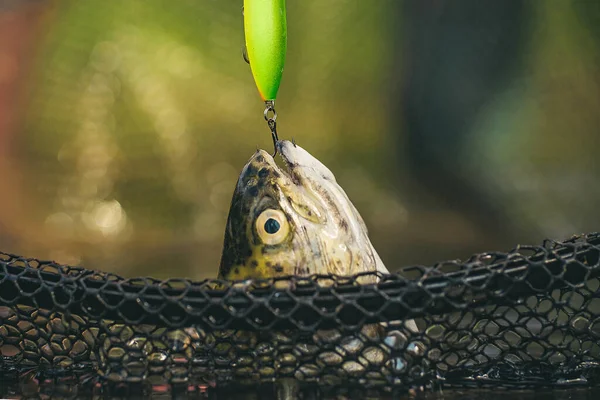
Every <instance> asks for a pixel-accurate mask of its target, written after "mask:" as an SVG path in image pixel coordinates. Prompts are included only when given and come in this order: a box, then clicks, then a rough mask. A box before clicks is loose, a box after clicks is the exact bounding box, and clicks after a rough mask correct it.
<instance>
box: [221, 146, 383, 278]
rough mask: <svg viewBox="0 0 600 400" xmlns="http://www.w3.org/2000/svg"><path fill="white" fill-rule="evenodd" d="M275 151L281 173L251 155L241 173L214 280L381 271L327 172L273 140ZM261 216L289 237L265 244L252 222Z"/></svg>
mask: <svg viewBox="0 0 600 400" xmlns="http://www.w3.org/2000/svg"><path fill="white" fill-rule="evenodd" d="M277 146H278V150H279V154H281V157H282V159H283V164H284V167H283V168H280V167H279V166H278V165H277V164H276V163H275V160H274V159H273V157H271V155H270V154H268V153H267V152H266V151H263V150H257V152H256V153H254V154H253V156H252V157H251V158H250V160H249V161H248V162H247V164H246V165H245V166H244V168H243V170H242V172H241V174H240V177H239V179H238V182H237V185H236V188H235V191H234V194H233V198H232V201H231V208H230V212H229V217H228V221H227V226H226V231H225V239H224V246H223V254H222V258H221V265H220V268H219V277H221V278H224V279H231V280H239V279H248V278H268V277H273V276H283V275H303V276H305V275H310V274H337V275H346V276H347V275H354V274H356V273H360V272H368V271H375V270H377V271H380V272H382V273H387V269H386V268H385V266H384V264H383V262H382V261H381V259H380V257H379V255H378V254H377V252H376V251H375V249H374V248H373V245H372V244H371V242H370V240H369V236H368V230H367V227H366V225H365V223H364V221H363V219H362V218H361V216H360V214H359V213H358V211H357V210H356V208H355V207H354V205H353V204H352V202H351V201H350V199H349V198H348V196H347V195H346V193H345V192H344V190H343V189H342V188H341V187H340V186H339V185H338V183H337V181H336V179H335V176H334V175H333V173H332V172H331V171H330V170H329V169H328V168H327V167H326V166H325V165H323V164H322V163H321V162H320V161H319V160H317V159H316V158H314V157H313V156H312V155H310V154H309V153H308V152H307V151H306V150H304V149H303V148H301V147H300V146H298V145H295V144H293V143H291V142H289V141H279V142H278V143H277ZM265 210H275V211H277V212H278V213H279V212H280V214H279V215H282V216H283V218H284V220H282V221H281V222H282V223H283V225H286V228H287V232H288V233H287V235H286V236H285V237H281V238H280V239H281V240H278V241H277V242H269V241H268V240H267V242H265V240H264V238H263V237H261V235H260V233H261V232H259V231H260V230H261V227H260V226H257V222H258V221H259V217H260V215H261V213H263V212H265ZM262 233H263V236H265V234H264V232H262ZM372 279H374V278H372Z"/></svg>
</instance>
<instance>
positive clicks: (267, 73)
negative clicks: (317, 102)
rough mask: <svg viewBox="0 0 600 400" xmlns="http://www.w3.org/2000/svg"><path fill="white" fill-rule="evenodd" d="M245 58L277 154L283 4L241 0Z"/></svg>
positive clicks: (281, 1)
mask: <svg viewBox="0 0 600 400" xmlns="http://www.w3.org/2000/svg"><path fill="white" fill-rule="evenodd" d="M243 14H244V36H245V41H246V46H245V51H244V58H245V59H246V61H247V62H248V64H250V69H251V71H252V76H253V77H254V82H255V83H256V87H257V89H258V93H259V94H260V97H261V99H262V100H263V101H264V102H265V105H266V108H265V112H264V117H265V120H266V121H267V124H268V125H269V129H270V130H271V135H272V137H273V144H274V146H275V154H277V146H276V143H277V141H278V140H279V139H278V137H277V126H276V120H277V113H276V112H275V99H276V98H277V92H278V90H279V85H280V83H281V77H282V75H283V67H284V64H285V53H286V50H287V21H286V12H285V0H244V8H243Z"/></svg>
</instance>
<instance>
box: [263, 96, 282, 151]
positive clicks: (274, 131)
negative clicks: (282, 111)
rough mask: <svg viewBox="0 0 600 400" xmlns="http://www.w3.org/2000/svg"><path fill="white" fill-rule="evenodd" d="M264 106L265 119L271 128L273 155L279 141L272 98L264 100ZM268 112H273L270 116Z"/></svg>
mask: <svg viewBox="0 0 600 400" xmlns="http://www.w3.org/2000/svg"><path fill="white" fill-rule="evenodd" d="M265 104H266V108H265V112H264V116H265V121H267V125H268V126H269V129H270V130H271V137H272V138H273V148H274V149H275V152H274V153H273V157H275V156H276V155H277V142H278V141H279V136H278V135H277V112H276V111H275V102H274V101H273V100H267V101H265ZM269 113H273V115H272V116H269Z"/></svg>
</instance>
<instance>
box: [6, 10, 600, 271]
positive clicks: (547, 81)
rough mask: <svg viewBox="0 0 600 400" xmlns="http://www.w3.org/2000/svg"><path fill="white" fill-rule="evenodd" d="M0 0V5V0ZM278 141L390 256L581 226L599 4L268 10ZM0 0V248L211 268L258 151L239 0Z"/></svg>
mask: <svg viewBox="0 0 600 400" xmlns="http://www.w3.org/2000/svg"><path fill="white" fill-rule="evenodd" d="M0 2H1V0H0ZM287 3H288V4H287V6H288V25H289V26H288V36H289V43H288V55H287V62H286V69H285V72H284V77H283V80H282V85H281V89H280V93H279V98H278V101H277V109H278V114H279V119H278V123H279V130H280V135H281V136H282V137H284V138H292V137H294V138H295V139H296V141H297V142H298V143H300V144H301V145H302V146H303V147H305V148H306V149H307V150H309V151H310V152H311V153H313V154H314V155H315V156H316V157H318V158H319V159H321V160H322V161H323V162H324V163H325V164H326V165H328V166H329V167H330V169H331V170H332V171H333V172H334V173H335V174H336V176H337V178H338V181H339V182H340V183H341V185H342V186H343V187H344V188H345V189H346V191H347V192H348V194H349V196H350V198H351V199H352V200H353V201H354V203H355V205H356V206H357V208H358V209H359V211H360V212H361V213H362V215H363V217H364V218H365V220H366V223H367V225H368V226H369V229H370V232H371V236H372V239H373V242H374V244H375V246H376V248H377V249H378V251H379V252H380V253H381V256H382V258H383V260H384V262H386V264H387V265H388V267H389V268H390V269H395V268H396V267H400V266H402V265H406V264H414V263H423V264H430V263H432V262H434V261H439V260H442V259H446V258H465V257H467V256H469V254H470V253H472V252H479V251H486V250H506V249H507V248H509V247H511V246H512V245H515V244H517V243H519V242H520V243H523V242H534V243H537V242H538V241H539V240H540V239H541V238H544V237H553V238H563V237H565V236H568V235H570V234H572V233H575V232H583V231H591V230H597V228H598V226H599V225H600V213H598V212H597V211H596V204H597V203H598V201H599V200H600V190H599V189H598V185H597V184H596V182H598V178H600V166H599V165H598V164H599V163H598V161H597V160H598V158H597V156H596V153H597V149H598V144H599V143H598V130H599V128H600V113H599V112H598V110H599V109H600V40H599V38H600V28H599V27H600V6H599V5H598V4H600V3H599V2H597V1H583V0H581V1H564V2H560V1H533V0H530V1H520V0H495V1H487V2H482V1H476V0H462V1H450V0H422V1H396V0H378V1H376V2H375V1H373V2H367V1H358V0H331V1H327V2H322V1H288V2H287ZM1 4H2V7H0V93H1V94H0V187H1V189H2V192H1V193H2V194H1V195H0V249H2V250H3V251H9V252H13V253H20V254H23V255H26V256H33V257H39V258H51V259H54V260H56V261H59V262H65V263H74V264H84V265H85V266H87V267H90V268H97V269H102V270H106V271H115V272H118V273H120V274H123V275H128V276H131V275H146V274H150V275H154V276H157V277H167V276H187V277H191V278H202V277H207V276H214V275H215V274H216V271H217V266H218V261H219V258H220V252H221V245H222V237H223V231H224V227H225V220H226V217H227V211H228V207H229V200H230V197H231V194H232V192H233V188H234V185H235V181H236V178H237V175H238V173H239V171H240V170H241V168H242V166H243V165H244V163H245V162H246V160H247V159H248V158H249V157H250V155H251V154H252V152H253V151H254V150H255V148H256V147H257V146H259V147H262V148H266V149H269V148H270V137H269V133H268V130H267V128H266V125H265V123H264V120H263V119H262V108H263V107H262V104H261V102H260V100H259V97H258V94H257V91H256V88H255V87H254V82H253V81H252V77H251V75H250V70H249V67H248V65H247V64H246V63H244V61H243V59H242V53H241V48H242V44H243V26H242V15H241V6H242V2H241V1H217V0H203V1H196V0H181V1H176V2H168V1H165V0H144V1H142V0H128V1H126V2H106V1H100V0H87V1H66V0H56V1H44V0H39V1H24V0H12V1H10V2H8V1H5V2H2V3H1Z"/></svg>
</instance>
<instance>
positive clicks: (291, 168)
mask: <svg viewBox="0 0 600 400" xmlns="http://www.w3.org/2000/svg"><path fill="white" fill-rule="evenodd" d="M276 146H277V153H278V154H280V155H281V159H282V160H283V163H284V166H285V171H281V169H280V172H285V173H286V175H287V176H288V177H289V178H291V179H292V180H298V179H302V178H307V177H311V178H313V179H326V180H330V181H333V182H335V177H334V175H333V173H332V172H331V171H330V170H329V169H328V168H327V167H326V166H325V165H324V164H323V163H321V162H320V161H319V160H317V159H316V158H315V157H313V156H312V155H311V154H310V153H309V152H308V151H306V150H304V149H303V148H302V147H300V146H298V145H297V144H296V143H294V142H290V141H289V140H278V141H277V143H276ZM269 156H270V155H269ZM271 160H273V157H271ZM273 163H275V160H273Z"/></svg>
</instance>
